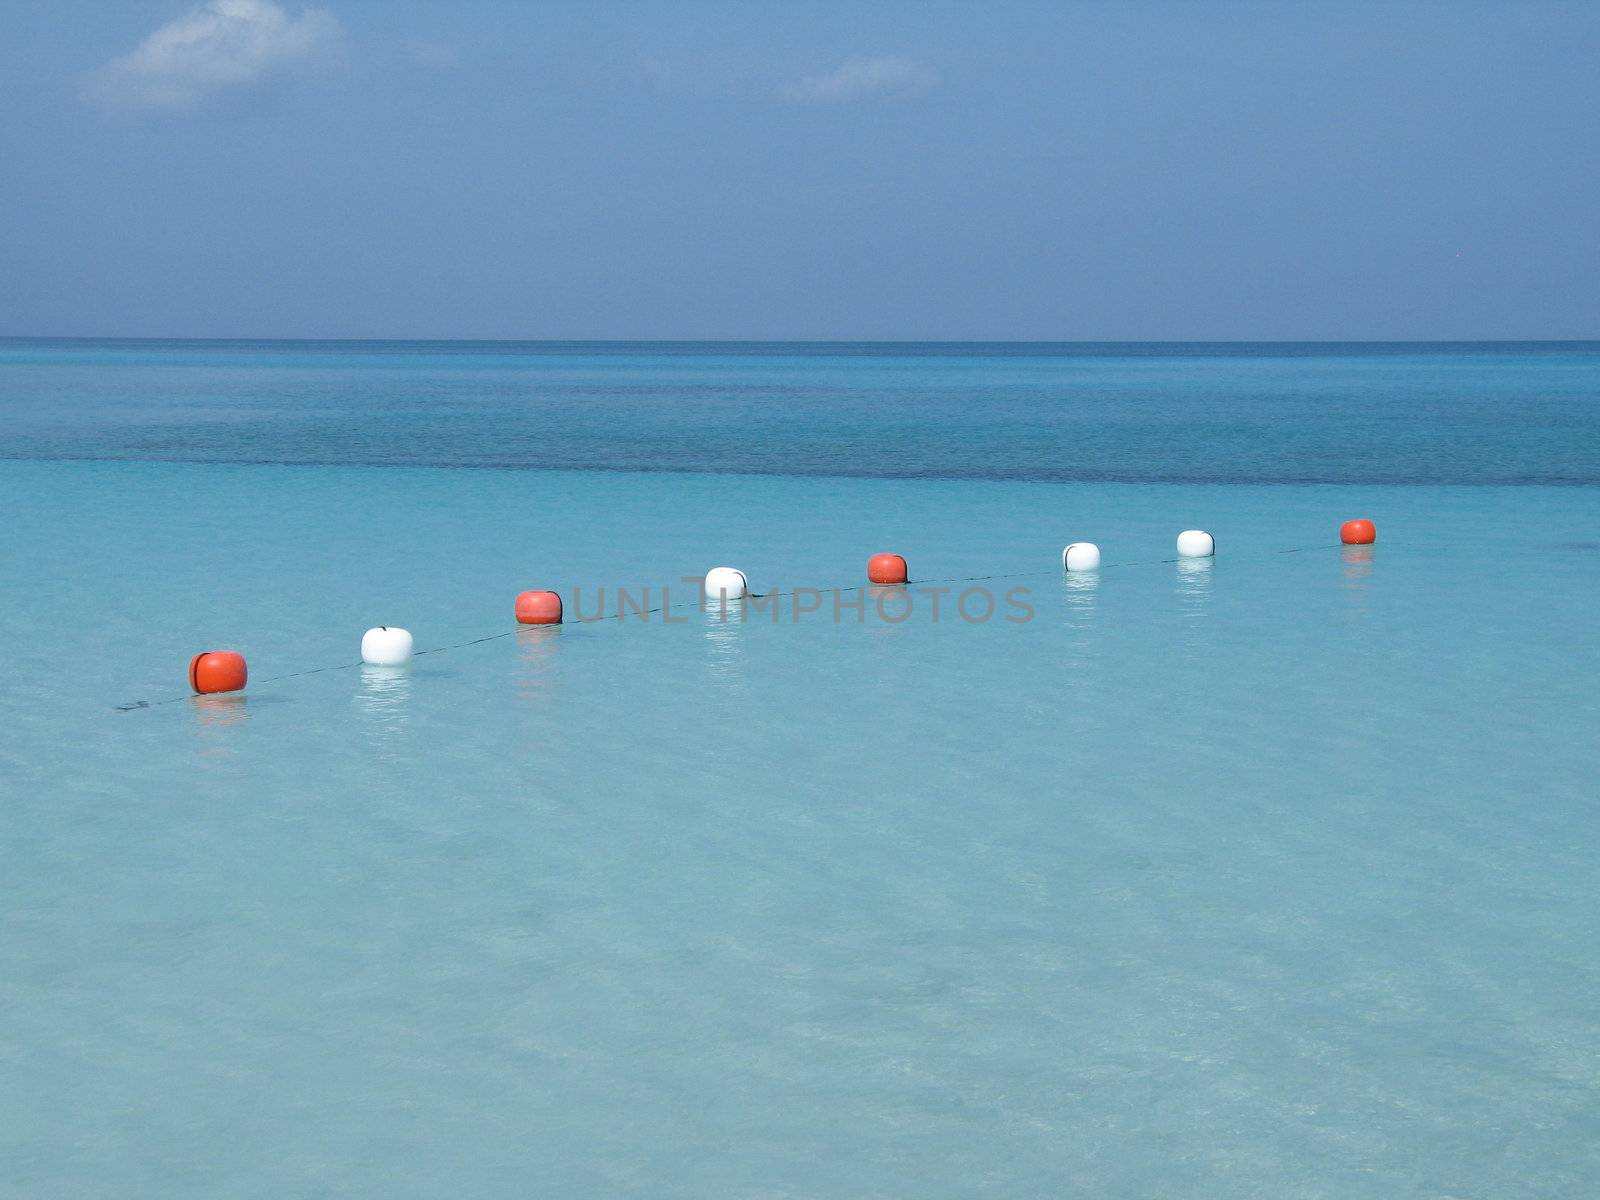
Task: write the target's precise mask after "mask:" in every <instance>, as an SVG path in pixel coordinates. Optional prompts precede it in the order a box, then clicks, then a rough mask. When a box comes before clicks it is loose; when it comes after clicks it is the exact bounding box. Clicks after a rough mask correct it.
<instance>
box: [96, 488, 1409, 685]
mask: <svg viewBox="0 0 1600 1200" xmlns="http://www.w3.org/2000/svg"><path fill="white" fill-rule="evenodd" d="M1377 540H1378V531H1377V527H1376V526H1375V525H1374V524H1373V523H1372V522H1371V521H1369V520H1364V519H1363V520H1355V521H1346V522H1345V523H1344V524H1343V525H1342V526H1341V527H1340V529H1339V542H1340V544H1342V545H1345V546H1370V545H1372V544H1373V543H1374V542H1376V541H1377ZM1336 548H1337V547H1336V546H1332V545H1328V544H1323V545H1318V546H1294V547H1291V548H1289V549H1287V550H1278V551H1274V552H1273V553H1275V554H1303V553H1306V552H1308V551H1315V550H1328V549H1336ZM1176 550H1177V556H1176V557H1174V558H1151V559H1142V560H1135V561H1131V562H1120V563H1109V564H1104V563H1102V561H1101V553H1100V547H1099V546H1097V545H1095V543H1093V542H1072V543H1069V544H1068V545H1067V546H1066V548H1065V549H1063V550H1062V551H1061V567H1062V570H1063V571H1065V572H1066V573H1067V574H1069V575H1076V574H1086V573H1089V572H1094V571H1099V570H1101V569H1103V567H1105V566H1111V567H1139V566H1155V565H1159V564H1161V563H1176V562H1184V561H1188V560H1192V559H1204V558H1213V557H1215V556H1216V552H1217V544H1216V539H1215V538H1214V537H1213V536H1212V535H1211V534H1210V533H1208V532H1207V531H1205V530H1203V529H1186V530H1184V531H1183V532H1182V533H1180V534H1179V535H1178V538H1177V543H1176ZM1056 574H1060V572H1057V571H1016V572H1012V573H1009V574H1001V575H959V576H951V577H949V578H944V579H917V580H913V579H911V578H910V569H909V567H908V566H907V564H906V560H905V559H904V558H903V557H902V556H900V555H898V554H874V555H873V556H872V557H871V558H870V559H868V560H867V582H865V583H854V584H849V585H847V586H843V587H835V588H827V589H811V588H808V589H804V590H805V591H806V592H807V593H808V594H809V593H811V592H816V593H818V594H821V593H822V592H823V591H830V592H834V593H836V594H843V593H845V592H857V591H861V590H862V589H863V588H869V587H894V586H901V587H910V586H912V585H913V584H917V585H921V584H936V583H983V582H986V581H989V580H998V579H1036V578H1039V577H1041V576H1045V575H1056ZM701 593H702V594H701V596H700V598H698V599H695V600H684V601H680V602H679V603H677V604H659V605H657V606H656V607H654V608H646V609H636V610H633V609H624V608H623V607H622V606H621V605H619V606H618V611H617V612H616V613H601V614H600V615H599V616H594V617H584V616H582V615H579V616H577V618H576V622H577V623H578V624H580V625H595V624H599V623H600V622H603V621H618V622H620V621H621V620H623V619H624V616H625V615H631V616H635V617H638V618H644V617H649V616H654V615H656V614H658V613H666V612H670V611H672V610H674V609H680V608H701V609H703V608H706V607H708V606H712V607H717V606H720V607H721V608H722V609H723V611H726V610H727V605H728V604H729V602H731V601H735V600H746V599H750V600H779V599H783V598H785V597H792V596H796V595H799V594H800V592H799V590H794V591H787V592H763V593H759V594H758V593H756V592H753V591H751V589H750V580H749V578H748V577H747V576H746V575H745V573H744V572H743V571H741V570H739V569H738V568H737V567H713V568H712V569H711V570H710V571H707V572H706V575H705V579H704V582H703V583H702V585H701ZM513 612H514V614H515V616H516V619H517V626H518V627H517V628H515V629H507V630H503V631H501V632H499V633H491V634H486V635H485V636H483V637H478V638H471V639H469V640H467V641H464V642H452V643H450V644H449V645H445V646H430V647H428V648H427V649H424V650H418V649H416V646H415V641H414V639H413V638H412V635H411V633H410V632H409V631H408V630H405V629H402V628H400V627H399V626H397V625H379V626H376V627H374V628H372V629H369V630H367V632H366V633H365V634H364V635H363V636H362V639H361V658H360V660H359V661H357V662H344V663H333V664H330V665H328V666H324V667H308V668H307V669H305V670H303V671H289V672H286V673H284V674H282V675H272V676H268V677H267V678H265V679H258V680H256V682H257V683H258V684H263V683H278V682H281V681H283V680H285V679H299V678H301V677H303V676H306V675H321V674H324V673H326V672H329V671H353V670H355V669H356V668H358V667H363V666H375V667H403V666H405V665H406V664H407V663H409V662H411V661H412V659H415V658H421V657H422V656H423V655H426V654H443V653H445V652H446V651H450V650H464V649H466V648H467V647H469V646H481V645H483V644H485V643H486V642H495V641H499V640H501V639H502V638H508V637H515V636H517V634H518V633H520V632H521V631H522V627H523V626H534V627H539V626H544V627H550V626H558V625H561V624H562V623H563V621H564V616H565V614H564V611H563V607H562V603H561V596H560V594H559V593H558V592H553V591H539V590H535V591H526V592H522V593H520V594H519V595H518V596H517V597H516V601H515V604H514V605H513ZM248 680H249V668H248V666H247V665H246V663H245V659H244V655H242V654H240V653H238V652H237V651H234V650H205V651H202V652H201V653H199V654H196V655H195V656H194V657H193V658H191V659H190V660H189V687H190V693H189V694H186V695H182V696H171V697H168V698H166V699H164V700H135V701H132V702H131V703H128V704H118V705H116V706H115V707H116V711H117V712H134V711H137V710H138V709H143V708H159V707H161V706H162V705H166V704H176V703H178V702H179V701H180V700H188V699H190V698H191V696H193V695H201V696H205V695H215V694H220V693H227V692H238V691H242V690H243V689H244V687H245V684H246V683H247V682H248Z"/></svg>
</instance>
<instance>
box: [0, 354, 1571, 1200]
mask: <svg viewBox="0 0 1600 1200" xmlns="http://www.w3.org/2000/svg"><path fill="white" fill-rule="evenodd" d="M0 513H3V514H4V517H3V521H0V646H4V647H5V650H4V652H3V654H0V730H3V731H4V733H3V736H0V795H3V797H4V799H3V803H0V822H3V824H0V831H3V834H0V896H3V898H4V904H3V908H0V913H3V917H4V920H3V922H0V962H3V963H4V967H5V969H4V971H3V973H0V1060H3V1062H4V1064H5V1065H4V1078H5V1086H4V1087H0V1194H4V1195H15V1196H19V1197H20V1196H27V1197H47V1196H63V1197H66V1196H71V1197H74V1198H86V1200H87V1198H94V1197H108V1198H109V1197H117V1198H118V1200H127V1198H129V1197H163V1198H171V1197H257V1196H261V1197H265V1196H273V1197H278V1196H335V1195H337V1196H373V1197H380V1196H381V1197H385V1198H386V1200H388V1198H403V1197H418V1198H421V1197H437V1196H441V1195H449V1196H453V1197H463V1198H477V1197H484V1198H488V1197H504V1196H508V1195H540V1196H561V1197H589V1196H593V1197H616V1196H638V1197H685V1198H688V1197H705V1196H728V1197H807V1198H811V1197H840V1198H843V1197H851V1198H861V1197H918V1198H928V1197H946V1196H948V1197H971V1196H980V1195H981V1196H997V1197H1016V1196H1076V1195H1082V1196H1094V1197H1105V1196H1125V1197H1156V1196H1173V1197H1179V1196H1181V1197H1186V1198H1187V1197H1194V1198H1202V1200H1203V1198H1211V1197H1215V1198H1218V1200H1221V1198H1227V1200H1239V1198H1241V1197H1252V1196H1259V1197H1272V1198H1274V1200H1290V1198H1308V1200H1309V1198H1313V1197H1316V1198H1321V1197H1328V1198H1333V1197H1340V1198H1342V1197H1362V1198H1365V1197H1371V1198H1373V1200H1378V1198H1382V1200H1396V1198H1410V1197H1416V1198H1419V1200H1420V1198H1422V1197H1429V1198H1434V1197H1455V1198H1460V1197H1483V1198H1485V1200H1487V1198H1491V1197H1492V1198H1494V1200H1505V1198H1508V1197H1536V1196H1537V1197H1557V1196H1560V1197H1569V1196H1570V1197H1579V1196H1587V1195H1592V1194H1594V1193H1595V1192H1596V1191H1597V1190H1600V952H1597V950H1596V945H1597V942H1596V917H1595V914H1596V912H1597V911H1600V838H1597V834H1600V786H1597V780H1600V739H1597V738H1596V736H1595V730H1596V728H1597V727H1600V688H1597V682H1596V681H1597V679H1600V669H1597V668H1600V641H1597V613H1600V606H1597V604H1596V596H1597V595H1600V343H1528V344H1460V345H1282V344H1266V345H1237V344H1227V345H1155V344H1151V345H1079V344H1061V345H1042V344H1024V345H982V344H976V345H966V344H961V345H956V344H950V345H913V344H907V345H859V344H838V345H821V344H804V345H783V344H770V345H769V344H759V345H758V344H688V343H669V344H555V343H550V344H544V343H526V344H524V343H516V344H512V343H428V342H417V343H408V342H385V343H310V342H176V341H175V342H149V341H56V340H21V339H11V340H0ZM1357 517H1365V518H1370V519H1372V520H1373V521H1375V522H1376V525H1377V528H1378V541H1377V543H1376V544H1375V545H1373V546H1370V547H1347V546H1343V545H1341V544H1340V540H1339V527H1340V524H1341V523H1342V522H1343V521H1345V520H1348V519H1351V518H1357ZM1189 528H1200V529H1206V530H1209V531H1210V532H1212V533H1213V534H1214V535H1215V537H1216V543H1217V554H1216V557H1215V558H1214V559H1212V560H1199V561H1195V560H1189V561H1175V556H1174V553H1173V539H1174V538H1175V537H1176V535H1177V533H1178V532H1179V531H1180V530H1183V529H1189ZM1074 541H1092V542H1095V543H1097V544H1098V545H1099V546H1100V547H1101V549H1102V551H1103V554H1104V565H1103V567H1102V568H1101V569H1100V570H1099V571H1098V572H1094V573H1092V574H1080V573H1072V574H1067V573H1064V572H1063V571H1062V568H1061V552H1062V548H1063V546H1065V545H1066V544H1067V543H1069V542H1074ZM880 551H890V552H895V553H899V554H903V555H904V556H905V557H906V558H907V560H908V562H909V564H910V571H911V577H912V584H911V586H910V587H909V588H906V589H877V588H864V587H863V586H862V585H863V584H864V583H865V574H864V572H865V563H866V559H867V557H868V556H869V555H871V554H873V553H877V552H880ZM718 565H731V566H735V567H739V568H741V569H742V570H744V571H745V572H746V573H747V574H748V575H749V577H750V581H751V584H752V586H753V588H754V590H755V591H756V592H757V593H760V595H761V598H759V599H757V600H754V601H746V602H744V603H742V604H734V605H731V606H728V607H727V608H718V607H712V608H707V607H705V606H703V605H702V604H701V603H700V601H699V597H698V594H697V591H696V589H695V585H694V582H693V580H694V578H695V577H696V576H699V575H703V574H704V573H705V571H706V570H707V569H709V568H711V567H714V566H718ZM528 588H549V589H554V590H558V591H560V592H561V593H562V594H563V596H564V597H565V598H566V601H567V605H568V612H569V620H568V622H567V624H565V625H564V626H562V627H560V628H558V629H537V628H525V627H518V626H516V625H515V623H514V621H513V619H512V600H513V597H514V596H515V595H516V593H518V592H519V591H521V590H523V589H528ZM574 617H582V618H586V619H583V620H575V619H572V618H574ZM385 624H387V625H402V626H404V627H405V628H407V629H409V630H411V631H412V632H413V634H414V635H415V637H416V641H417V645H418V648H419V649H421V650H425V651H428V652H427V653H425V654H421V655H419V656H418V658H417V659H416V660H415V661H414V662H413V664H412V665H411V666H409V667H407V668H404V669H399V670H385V669H377V668H365V667H362V666H361V665H359V662H358V659H359V653H358V646H359V642H360V639H361V635H362V632H363V631H364V630H366V629H367V628H368V627H371V626H376V625H385ZM207 649H232V650H237V651H240V652H242V653H244V654H245V655H246V657H247V658H248V660H249V665H250V673H251V681H250V685H249V687H248V688H247V689H246V691H245V692H243V693H240V694H235V695H227V696H212V697H201V698H195V697H190V696H189V695H188V694H187V693H188V688H187V681H186V668H187V664H188V661H189V659H190V657H191V656H192V655H193V654H195V653H197V652H199V651H201V650H207Z"/></svg>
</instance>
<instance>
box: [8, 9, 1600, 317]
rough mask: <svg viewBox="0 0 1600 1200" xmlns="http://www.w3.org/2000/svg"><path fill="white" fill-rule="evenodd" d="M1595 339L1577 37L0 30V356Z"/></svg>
mask: <svg viewBox="0 0 1600 1200" xmlns="http://www.w3.org/2000/svg"><path fill="white" fill-rule="evenodd" d="M4 335H11V336H146V337H328V338H338V337H351V338H389V337H393V338H406V337H441V338H517V339H520V338H530V339H534V338H539V339H542V338H597V339H611V338H619V339H628V338H643V339H654V338H672V339H714V338H715V339H720V338H729V339H852V340H854V339H860V340H875V339H908V340H942V339H951V340H955V339H992V340H1058V339H1059V340H1080V339H1082V340H1167V339H1172V340H1213V339H1222V340H1231V339H1242V340H1256V339H1260V340H1275V339H1289V340H1298V339H1307V340H1346V339H1352V340H1354V339H1379V340H1385V339H1395V340H1406V339H1480V338H1481V339H1491V338H1512V339H1515V338H1597V337H1600V2H1595V0H1586V2H1581V3H1580V2H1566V0H1561V2H1541V0H1504V2H1503V3H1498V4H1483V3H1474V2H1472V0H1452V2H1450V3H1441V4H1430V3H1425V2H1421V0H1417V2H1411V3H1404V4H1397V3H1392V2H1387V0H1385V2H1373V3H1339V2H1337V0H1303V2H1296V3H1289V2H1273V3H1260V4H1257V3H1227V2H1221V0H1218V2H1208V0H1176V2H1170V3H1148V2H1141V0H1127V2H1123V3H1087V2H1074V0H1058V2H1056V3H1048V4H1045V3H1040V4H1034V3H1022V2H1012V3H1006V2H1004V0H990V2H989V3H975V2H974V3H936V2H929V3H896V2H894V0H875V2H874V3H870V4H868V3H859V2H857V3H847V4H829V3H826V2H824V0H812V2H806V3H781V4H780V3H762V2H760V0H738V2H730V3H710V2H705V3H702V2H697V0H677V2H675V3H670V4H666V3H656V4H652V3H631V4H630V3H614V4H603V3H596V2H590V3H576V2H573V3H549V2H542V0H522V2H515V3H509V2H508V3H490V2H486V0H485V2H479V0H453V2H451V3H444V2H442V0H441V2H438V3H419V2H409V0H382V2H373V0H318V2H317V3H314V4H310V5H305V4H301V3H298V2H290V0H286V2H284V3H275V2H270V0H206V2H203V3H198V4H197V3H195V2H194V0H127V2H125V3H109V2H108V3H103V4H61V3H59V2H58V0H0V336H4Z"/></svg>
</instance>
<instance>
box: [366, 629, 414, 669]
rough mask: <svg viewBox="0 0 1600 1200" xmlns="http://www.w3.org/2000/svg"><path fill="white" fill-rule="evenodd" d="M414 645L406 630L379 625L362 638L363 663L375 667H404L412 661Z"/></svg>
mask: <svg viewBox="0 0 1600 1200" xmlns="http://www.w3.org/2000/svg"><path fill="white" fill-rule="evenodd" d="M414 644H415V643H414V642H413V641H412V640H411V635H410V634H409V633H407V632H406V631H405V630H404V629H400V628H399V627H397V626H394V625H379V626H378V627H377V628H376V629H369V630H367V632H366V633H364V634H363V635H362V636H361V661H362V662H364V663H366V664H367V665H368V666H373V667H403V666H405V665H406V664H407V663H408V662H410V661H411V650H412V647H413V645H414Z"/></svg>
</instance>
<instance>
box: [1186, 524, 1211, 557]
mask: <svg viewBox="0 0 1600 1200" xmlns="http://www.w3.org/2000/svg"><path fill="white" fill-rule="evenodd" d="M1216 552H1217V539H1216V538H1214V537H1212V536H1211V535H1210V534H1209V533H1207V532H1206V531H1205V530H1204V529H1185V530H1184V531H1183V532H1182V533H1180V534H1179V535H1178V557H1179V558H1210V557H1211V556H1212V555H1213V554H1215V553H1216Z"/></svg>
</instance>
